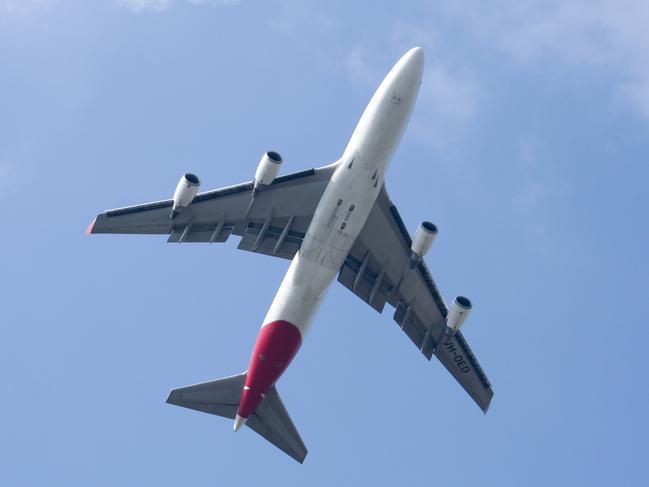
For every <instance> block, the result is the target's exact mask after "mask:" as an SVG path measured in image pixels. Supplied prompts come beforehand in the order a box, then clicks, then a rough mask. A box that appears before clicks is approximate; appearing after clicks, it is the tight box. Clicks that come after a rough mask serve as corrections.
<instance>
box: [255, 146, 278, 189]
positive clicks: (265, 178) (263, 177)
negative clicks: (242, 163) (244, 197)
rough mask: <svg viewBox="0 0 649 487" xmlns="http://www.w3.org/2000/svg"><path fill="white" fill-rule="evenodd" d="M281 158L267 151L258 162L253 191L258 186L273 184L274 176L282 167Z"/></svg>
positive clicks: (273, 152) (275, 153)
mask: <svg viewBox="0 0 649 487" xmlns="http://www.w3.org/2000/svg"><path fill="white" fill-rule="evenodd" d="M282 162H283V161H282V156H280V155H279V153H277V152H275V151H272V150H271V151H268V152H266V153H265V154H264V155H263V156H262V157H261V161H259V166H257V172H256V173H255V189H257V188H258V187H259V185H263V186H268V185H269V184H271V183H272V182H273V180H274V179H275V176H277V173H278V172H279V168H280V166H281V165H282Z"/></svg>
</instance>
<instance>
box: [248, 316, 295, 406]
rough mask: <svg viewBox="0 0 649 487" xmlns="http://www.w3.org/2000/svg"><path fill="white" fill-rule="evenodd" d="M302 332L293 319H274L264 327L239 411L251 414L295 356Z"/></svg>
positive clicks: (250, 367) (251, 362) (256, 345)
mask: <svg viewBox="0 0 649 487" xmlns="http://www.w3.org/2000/svg"><path fill="white" fill-rule="evenodd" d="M301 344H302V335H301V334H300V330H299V329H298V328H297V326H295V325H294V324H293V323H289V322H288V321H283V320H279V321H273V322H272V323H268V324H266V325H264V326H262V327H261V330H260V331H259V335H258V336H257V341H256V342H255V347H254V348H253V350H252V357H250V365H249V366H248V373H247V374H246V383H245V386H244V388H243V394H242V395H241V401H240V402H239V410H238V412H237V414H238V415H239V416H241V417H242V418H248V417H249V416H250V415H251V414H252V413H253V412H254V411H255V409H256V408H257V406H259V403H260V402H261V400H262V399H263V398H264V395H265V394H266V393H267V392H268V390H269V389H270V388H271V387H272V386H273V384H275V382H276V381H277V379H279V377H280V376H281V375H282V373H283V372H284V371H285V370H286V368H287V367H288V365H289V364H290V363H291V361H292V360H293V357H295V354H296V353H297V351H298V349H299V348H300V345H301Z"/></svg>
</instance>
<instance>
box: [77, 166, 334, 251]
mask: <svg viewBox="0 0 649 487" xmlns="http://www.w3.org/2000/svg"><path fill="white" fill-rule="evenodd" d="M332 172H333V168H332V167H331V166H325V167H322V168H318V169H309V170H306V171H302V172H298V173H294V174H289V175H286V176H281V177H278V178H276V179H275V180H274V181H273V182H272V184H270V185H269V186H268V187H266V188H264V189H263V190H258V191H253V189H254V183H253V182H246V183H241V184H238V185H235V186H230V187H227V188H222V189H217V190H213V191H207V192H204V193H199V194H197V195H196V196H195V197H194V199H193V201H192V202H191V204H190V205H189V206H188V207H187V208H186V209H185V210H184V211H183V212H182V213H180V214H177V215H175V216H174V218H171V215H172V207H173V201H172V200H171V199H169V200H163V201H156V202H153V203H147V204H141V205H135V206H129V207H126V208H119V209H115V210H109V211H106V212H104V213H101V214H99V215H97V218H96V219H95V221H94V222H93V223H92V224H91V226H90V227H89V228H88V233H91V234H99V233H121V234H159V235H160V234H161V235H168V236H169V237H168V240H167V241H168V242H174V243H192V242H194V243H195V242H205V243H214V242H225V241H226V240H227V239H228V238H229V237H230V235H232V234H234V235H237V236H240V237H242V239H241V242H240V244H239V248H240V249H242V250H248V251H253V252H258V253H262V254H267V255H274V256H277V257H283V258H287V259H291V258H292V257H293V256H294V255H295V252H297V250H298V249H299V247H300V245H301V243H302V239H303V238H304V235H305V233H306V230H307V228H308V227H309V224H310V223H311V219H312V218H313V213H314V212H315V209H316V207H317V205H318V202H319V201H320V197H321V196H322V193H323V192H324V190H325V188H326V185H327V183H328V182H329V179H330V178H331V174H332Z"/></svg>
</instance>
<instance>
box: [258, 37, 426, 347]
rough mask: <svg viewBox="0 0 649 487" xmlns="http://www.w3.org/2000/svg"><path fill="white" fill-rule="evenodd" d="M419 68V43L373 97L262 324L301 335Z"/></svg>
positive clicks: (356, 222)
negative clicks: (281, 325) (279, 324)
mask: <svg viewBox="0 0 649 487" xmlns="http://www.w3.org/2000/svg"><path fill="white" fill-rule="evenodd" d="M422 71H423V52H422V50H421V49H420V48H414V49H411V50H410V51H408V52H407V53H406V54H405V55H404V56H403V57H402V58H401V59H400V60H399V61H398V62H397V64H395V65H394V67H393V68H392V69H391V70H390V72H389V73H388V75H387V76H386V78H385V79H384V80H383V82H382V83H381V85H380V86H379V88H378V89H377V90H376V93H375V94H374V96H373V97H372V99H371V101H370V103H369V104H368V106H367V108H366V109H365V111H364V112H363V115H362V117H361V119H360V121H359V122H358V125H357V126H356V129H355V130H354V133H353V135H352V137H351V139H350V141H349V144H348V145H347V148H346V149H345V152H344V153H343V156H342V157H341V159H340V160H339V161H338V162H336V163H335V164H336V166H337V168H336V170H335V172H334V174H333V176H332V178H331V181H330V183H329V185H328V186H327V189H326V190H325V192H324V194H323V195H322V198H321V200H320V203H319V204H318V207H317V209H316V211H315V214H314V217H313V220H312V222H311V225H310V226H309V229H308V231H307V233H306V236H305V238H304V240H303V242H302V246H301V248H300V251H299V252H298V253H297V254H296V255H295V257H294V258H293V261H292V262H291V265H290V267H289V269H288V272H287V273H286V276H285V277H284V280H283V281H282V284H281V286H280V288H279V290H278V291H277V295H276V296H275V299H274V300H273V303H272V305H271V306H270V309H269V310H268V313H267V315H266V318H265V319H264V324H267V323H272V322H275V321H277V320H284V321H288V322H290V323H292V324H294V325H295V326H296V327H298V328H299V330H300V333H301V335H302V338H304V336H305V334H306V332H307V330H308V328H309V325H310V323H311V320H312V317H313V315H314V313H315V312H316V310H317V309H318V306H319V304H320V302H321V301H322V298H323V297H324V295H325V293H326V291H327V289H328V287H329V285H330V284H331V282H332V281H333V279H334V277H335V276H336V274H337V273H338V271H339V270H340V268H341V266H342V265H343V263H344V261H345V258H346V257H347V254H348V253H349V251H350V249H351V247H352V245H353V244H354V241H355V240H356V237H358V234H359V233H360V231H361V229H362V228H363V226H364V225H365V221H366V220H367V217H368V216H369V214H370V211H371V209H372V206H373V205H374V202H375V200H376V197H377V195H378V193H379V191H380V190H381V186H382V184H383V181H384V175H385V171H386V169H387V167H388V164H389V162H390V160H391V159H392V155H393V153H394V151H395V149H396V147H397V145H398V144H399V141H400V139H401V135H402V133H403V131H404V129H405V127H406V124H407V123H408V119H409V118H410V114H411V112H412V108H413V106H414V103H415V99H416V97H417V92H418V91H419V85H420V83H421V77H422Z"/></svg>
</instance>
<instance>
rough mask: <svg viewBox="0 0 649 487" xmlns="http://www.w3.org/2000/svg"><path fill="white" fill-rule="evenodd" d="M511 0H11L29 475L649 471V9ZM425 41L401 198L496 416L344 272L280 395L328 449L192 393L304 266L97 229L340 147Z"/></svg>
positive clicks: (5, 150) (14, 357) (8, 317)
mask: <svg viewBox="0 0 649 487" xmlns="http://www.w3.org/2000/svg"><path fill="white" fill-rule="evenodd" d="M486 5H487V4H483V2H477V1H476V2H471V1H467V0H459V1H457V0H456V1H450V0H449V1H445V0H440V1H412V2H401V3H396V2H375V1H365V2H345V1H328V2H324V1H323V2H313V1H310V0H303V1H297V0H295V1H294V0H283V1H252V0H241V1H235V0H230V1H224V0H222V1H209V0H202V1H200V0H193V1H190V0H119V1H113V0H96V1H87V0H58V1H57V0H0V220H1V221H2V228H3V232H2V238H1V241H2V243H1V244H0V248H1V249H2V256H3V265H2V273H1V275H2V278H1V279H0V302H1V304H2V306H1V311H0V383H1V384H2V392H1V393H0V394H1V396H0V397H1V398H2V400H1V401H0V472H1V474H0V475H1V478H2V481H1V482H2V484H3V485H7V486H10V485H11V486H22V485H27V486H32V485H34V486H42V485H65V486H77V485H78V486H89V485H92V486H114V485H138V486H140V485H156V486H158V485H159V486H166V485H169V486H172V485H173V486H176V485H215V486H216V485H220V486H221V485H253V484H261V483H263V485H282V486H284V485H314V486H315V485H322V486H331V485H358V484H367V485H397V484H399V485H494V486H521V485H526V486H536V485H538V486H546V485H568V484H570V485H589V486H595V485H597V486H599V485H607V486H608V485H646V483H647V478H648V477H649V472H648V470H649V467H648V466H647V451H648V450H649V442H648V441H647V435H648V434H649V427H648V419H647V407H648V404H647V403H648V399H649V393H648V386H649V378H648V374H647V351H646V350H647V342H648V341H649V331H648V326H647V325H648V323H647V318H646V309H645V308H646V305H647V302H648V301H649V286H648V284H647V280H648V278H649V259H648V257H647V248H648V246H649V228H648V216H649V211H648V207H649V198H648V196H647V182H648V179H649V29H647V25H649V4H647V2H645V1H642V0H638V1H635V2H633V1H590V0H588V1H586V0H573V1H535V0H522V1H516V2H514V1H509V2H506V1H495V2H489V3H488V6H486ZM415 45H421V46H423V47H424V49H425V54H426V68H425V73H424V79H423V85H422V89H421V92H420V96H419V101H418V104H417V106H416V108H415V112H414V114H413V118H412V120H411V123H410V125H409V127H408V129H407V132H406V134H405V136H404V138H403V140H402V143H401V146H400V147H399V149H398V151H397V153H396V156H395V158H394V160H393V162H392V165H391V167H390V170H389V173H388V176H387V187H388V190H389V192H390V195H391V197H392V199H393V200H394V201H395V202H396V204H397V205H398V207H399V210H400V212H401V215H402V216H403V218H404V220H405V223H406V225H407V227H408V228H409V230H410V231H411V232H414V230H415V229H416V227H417V225H418V224H419V222H421V221H422V220H424V219H430V220H432V221H434V222H435V223H436V224H437V225H438V226H439V228H440V234H439V236H438V238H437V240H436V242H435V244H434V246H433V248H432V250H431V252H430V254H429V256H428V257H427V262H428V265H429V267H430V269H431V272H432V273H433V276H434V278H435V280H436V282H437V284H438V286H439V288H440V290H441V292H442V294H443V296H444V297H445V299H446V300H447V301H451V300H452V299H453V297H454V296H456V295H459V294H465V295H467V296H469V297H470V298H471V299H472V300H473V302H474V311H473V313H472V315H471V317H470V318H469V320H468V322H467V323H466V325H465V329H464V330H465V331H464V334H465V337H466V338H467V340H468V341H469V343H470V344H471V346H472V348H473V350H474V352H475V354H476V356H477V357H478V359H479V361H480V362H481V364H482V366H483V368H484V369H485V371H486V372H487V374H488V376H489V378H490V379H491V381H492V383H493V386H494V390H495V396H494V399H493V402H492V405H491V409H490V411H489V413H488V414H487V415H486V416H484V415H483V414H482V413H481V411H480V410H479V408H478V407H477V406H476V405H475V404H474V403H473V402H472V401H471V400H470V398H469V397H468V396H467V395H466V394H465V393H464V391H463V390H462V389H461V388H460V387H459V386H458V385H457V384H456V383H455V381H454V380H453V379H452V378H451V376H450V375H449V374H448V373H447V372H446V370H445V369H444V368H443V367H442V366H441V364H439V363H437V362H436V361H433V362H431V363H428V362H427V361H426V360H425V359H424V358H423V357H422V356H421V355H420V354H419V353H418V352H417V350H416V349H415V347H413V345H412V344H411V343H410V341H409V340H408V339H407V337H406V336H405V335H404V334H403V333H402V332H401V331H400V330H399V329H398V327H397V326H396V325H395V323H394V322H393V321H392V319H391V314H390V312H389V308H386V312H384V314H383V315H378V314H377V313H376V312H374V311H373V310H372V309H370V308H369V307H368V306H366V305H365V304H363V303H362V302H361V301H360V300H358V299H357V298H356V297H355V296H353V295H352V294H351V293H350V292H349V291H348V290H346V289H344V288H342V286H339V285H337V284H334V285H333V286H332V288H331V290H330V292H329V294H328V296H327V298H326V301H325V304H324V306H323V307H322V309H321V312H320V313H319V315H318V316H317V317H316V320H315V322H314V325H313V327H312V329H311V332H310V335H309V336H308V337H307V339H306V341H305V343H304V345H303V347H302V350H301V352H300V354H299V355H298V356H297V358H296V359H295V362H294V363H293V365H292V367H291V368H289V370H288V371H287V373H286V374H285V375H284V377H282V379H281V380H280V382H279V384H278V390H279V391H280V393H281V395H282V397H283V399H284V402H285V404H286V406H287V408H288V410H289V412H290V413H291V416H292V418H293V420H294V422H295V423H296V425H297V427H298V429H299V431H300V433H301V434H302V436H303V438H304V441H305V443H306V444H307V446H308V447H309V455H308V457H307V459H306V462H305V463H304V465H299V464H297V463H296V462H294V461H293V460H292V459H290V458H289V457H288V456H286V455H284V454H283V453H281V452H280V451H279V450H277V449H275V448H274V447H273V446H272V445H270V444H268V443H267V442H266V441H264V440H263V439H261V438H260V437H258V436H257V435H256V434H255V433H253V432H252V431H251V430H249V429H245V430H243V431H241V432H239V433H236V434H235V433H233V432H232V422H231V421H229V420H225V419H223V418H218V417H214V416H209V415H205V414H201V413H197V412H194V411H190V410H186V409H183V408H178V407H174V406H170V405H167V404H165V399H166V396H167V393H168V391H169V390H170V389H171V388H172V387H178V386H183V385H187V384H191V383H195V382H200V381H203V380H209V379H213V378H218V377H223V376H226V375H231V374H235V373H239V372H241V371H243V370H244V369H245V368H246V366H247V363H248V358H249V354H250V350H251V347H252V344H253V342H254V338H255V336H256V334H257V331H258V327H259V326H260V325H261V320H262V319H263V317H264V314H265V312H266V309H267V307H268V305H269V304H270V302H271V300H272V298H273V296H274V293H275V291H276V289H277V286H278V285H279V283H280V281H281V279H282V276H283V274H284V272H285V271H286V269H287V267H288V262H287V261H284V260H282V261H280V260H276V259H271V258H268V257H264V256H260V255H256V254H251V253H247V252H241V251H238V250H236V244H237V242H236V240H237V239H236V238H233V239H232V240H231V241H230V242H228V243H226V244H224V245H212V246H208V245H171V244H166V243H165V240H166V239H165V238H163V237H136V236H104V235H99V236H96V237H92V238H89V237H86V236H85V235H84V231H85V229H86V226H87V225H88V224H89V223H90V221H91V220H92V219H93V218H94V216H95V214H97V213H98V212H100V211H103V210H106V209H110V208H115V207H120V206H126V205H130V204H135V203H141V202H146V201H153V200H157V199H165V198H169V197H171V195H172V193H173V190H174V188H175V185H176V182H177V180H178V177H179V176H180V175H181V174H182V173H183V172H185V171H192V172H195V173H197V174H198V175H199V176H200V177H201V180H202V182H203V188H204V189H211V188H217V187H221V186H227V185H230V184H234V183H238V182H242V181H246V180H250V179H251V178H252V177H253V175H254V171H255V168H256V165H257V163H258V160H259V158H260V156H261V154H262V153H263V152H264V151H265V150H268V149H275V150H278V151H280V153H281V154H282V155H283V156H284V158H285V161H286V162H285V164H284V167H283V169H282V171H283V173H288V172H293V171H298V170H301V169H304V168H309V167H314V166H320V165H324V164H326V163H329V162H332V161H334V160H336V159H337V158H338V157H339V155H340V154H341V152H342V150H343V148H344V146H345V144H346V141H347V138H348V137H349V135H351V132H352V130H353V128H354V125H355V123H356V121H357V120H358V118H359V116H360V114H361V112H362V110H363V108H364V106H365V104H366V103H367V101H368V100H369V98H370V96H371V94H372V93H373V90H374V89H375V88H376V86H377V85H378V83H379V82H380V81H381V79H382V77H383V76H384V75H385V74H386V73H387V71H388V70H389V68H390V67H391V65H392V64H393V63H394V62H395V61H396V60H397V59H398V58H399V57H400V56H401V54H403V53H404V52H405V51H406V50H407V49H409V48H410V47H412V46H415Z"/></svg>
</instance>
